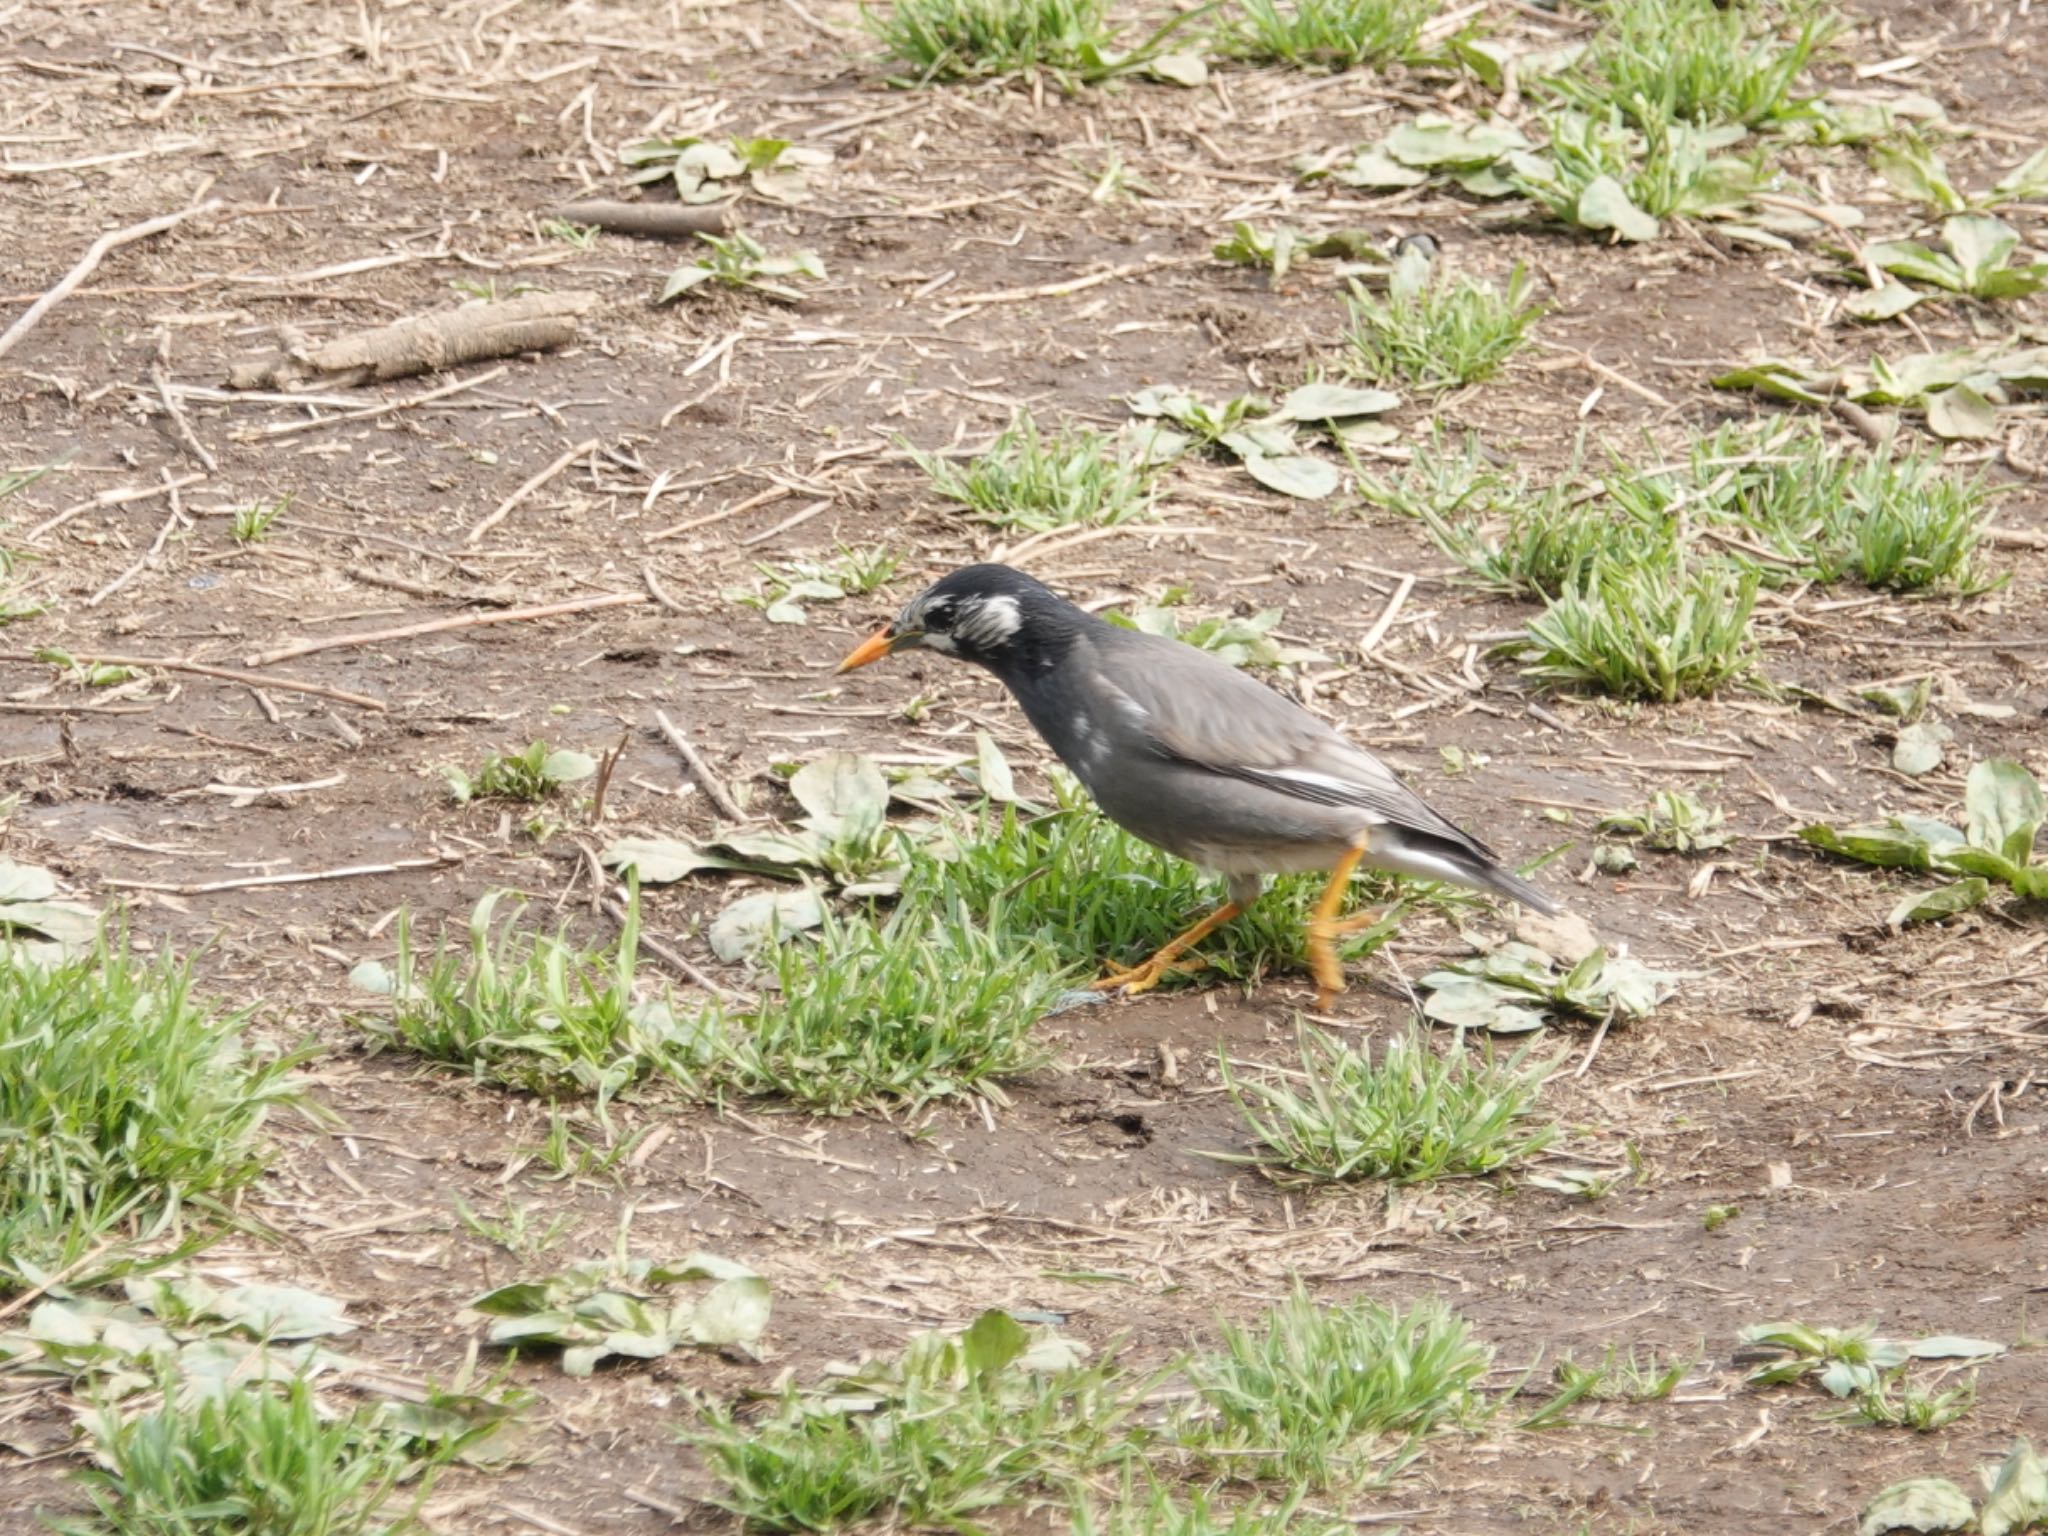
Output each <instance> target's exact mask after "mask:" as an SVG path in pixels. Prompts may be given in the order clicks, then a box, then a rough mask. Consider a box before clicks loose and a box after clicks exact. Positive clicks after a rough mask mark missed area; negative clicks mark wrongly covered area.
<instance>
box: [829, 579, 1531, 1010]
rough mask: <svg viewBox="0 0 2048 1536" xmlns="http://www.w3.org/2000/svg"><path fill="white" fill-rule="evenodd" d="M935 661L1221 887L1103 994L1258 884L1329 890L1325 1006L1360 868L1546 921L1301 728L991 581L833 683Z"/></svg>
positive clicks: (1235, 686) (1303, 719) (1215, 667)
mask: <svg viewBox="0 0 2048 1536" xmlns="http://www.w3.org/2000/svg"><path fill="white" fill-rule="evenodd" d="M914 648H915V649H923V650H932V651H938V652H941V653H943V654H945V655H949V656H957V657H959V658H961V659H962V660H965V661H972V662H975V663H978V664H979V665H981V666H983V667H986V668H987V669H988V670H989V671H991V672H993V673H994V674H995V675H996V677H997V678H998V679H1000V680H1001V682H1002V683H1003V685H1004V686H1005V687H1007V688H1008V689H1009V691H1010V693H1011V694H1012V695H1013V696H1014V697H1015V698H1016V700H1017V702H1018V704H1019V705H1020V706H1021V707H1022V708H1023V710H1024V714H1025V716H1026V718H1027V719H1029V720H1030V721H1031V724H1032V725H1033V726H1034V727H1035V728H1036V729H1037V731H1038V734H1039V735H1040V736H1042V737H1043V738H1044V739H1045V742H1046V744H1047V745H1048V746H1050V747H1051V748H1052V749H1053V751H1054V752H1055V753H1057V754H1058V756H1059V758H1060V760H1061V761H1062V762H1063V763H1065V764H1066V765H1067V767H1068V768H1069V769H1070V770H1071V771H1072V772H1073V774H1074V776H1075V777H1076V778H1077V779H1079V780H1080V781H1081V784H1082V787H1083V788H1085V789H1086V790H1087V791H1088V792H1089V794H1091V795H1092V796H1094V798H1095V802H1096V804H1097V805H1099V806H1100V807H1101V808H1102V810H1103V812H1104V813H1105V814H1106V815H1108V816H1109V818H1110V819H1111V820H1112V821H1115V822H1116V823H1117V824H1118V825H1120V826H1122V827H1123V828H1124V829H1125V830H1127V831H1129V832H1131V833H1132V834H1134V835H1135V836H1137V837H1140V838H1142V839H1144V840H1145V841H1146V842H1149V843H1151V844H1153V845H1154V846H1156V847H1159V848H1164V849H1165V850H1166V851H1167V852H1169V853H1173V854H1178V855H1179V856H1181V857H1182V858H1186V859H1190V860H1192V861H1194V862H1195V863H1197V864H1199V865H1202V866H1203V867H1205V868H1208V869H1212V870H1215V871H1217V872H1219V873H1220V874H1222V875H1223V876H1224V877H1225V879H1226V881H1227V882H1228V891H1229V897H1230V899H1229V900H1228V901H1227V902H1225V903H1224V904H1223V905H1222V906H1221V907H1219V908H1218V909H1217V910H1216V911H1214V912H1212V913H1210V914H1209V915H1208V916H1207V917H1205V918H1203V919H1202V921H1201V922H1199V923H1197V924H1195V925H1194V926H1193V927H1192V928H1190V929H1188V930H1187V932H1185V933H1182V934H1179V935H1177V936H1176V937H1174V938H1173V939H1171V940H1169V941H1168V942H1167V943H1166V944H1165V945H1164V946H1163V947H1161V948H1160V950H1159V951H1158V952H1157V953H1156V954H1154V955H1153V956H1152V957H1151V958H1150V959H1149V960H1147V961H1146V962H1145V963H1144V964H1142V965H1139V966H1136V967H1133V968H1132V969H1130V970H1127V971H1112V972H1111V973H1110V974H1109V975H1107V976H1105V977H1104V978H1103V980H1102V981H1100V982H1098V983H1097V986H1098V987H1103V988H1122V989H1124V990H1126V991H1132V992H1139V991H1143V990H1145V989H1146V988H1148V987H1151V986H1153V985H1156V984H1157V982H1158V980H1159V978H1160V977H1161V976H1162V975H1164V974H1165V972H1166V971H1167V970H1169V969H1171V968H1173V967H1174V966H1175V965H1176V963H1181V964H1188V963H1199V962H1181V961H1180V956H1181V955H1182V953H1183V952H1184V951H1186V950H1187V949H1188V948H1189V947H1190V946H1191V945H1193V944H1195V943H1196V942H1198V941H1199V940H1201V939H1202V938H1204V937H1206V936H1207V935H1208V934H1210V933H1212V932H1214V931H1215V930H1216V929H1217V928H1218V927H1220V926H1222V925H1223V924H1224V923H1226V922H1229V921H1230V920H1231V919H1232V918H1234V917H1236V916H1237V915H1238V914H1239V913H1240V912H1242V911H1243V910H1244V909H1245V908H1246V907H1247V906H1249V905H1250V904H1251V903H1252V902H1254V901H1256V900H1257V899H1258V897H1259V893H1260V891H1261V889H1262V888H1263V886H1264V881H1265V877H1266V876H1267V875H1269V874H1276V873H1283V872H1290V871H1304V870H1320V871H1325V872H1327V873H1328V875H1329V880H1328V883H1327V884H1326V885H1325V886H1324V888H1323V894H1322V898H1321V899H1320V900H1319V901H1318V902H1317V904H1316V909H1315V915H1314V917H1313V918H1312V919H1311V920H1310V923H1309V930H1308V951H1309V962H1310V966H1311V968H1312V970H1313V971H1314V973H1315V978H1316V982H1317V985H1318V987H1319V989H1320V994H1321V998H1322V1001H1323V1004H1324V1005H1325V1006H1327V1005H1328V1003H1329V1000H1330V998H1331V997H1333V996H1334V995H1335V994H1336V993H1338V992H1340V991H1342V990H1343V986H1344V972H1343V967H1342V966H1341V965H1340V964H1339V963H1338V960H1337V956H1336V948H1335V944H1334V940H1335V939H1336V938H1337V937H1338V936H1339V935H1341V934H1344V933H1349V932H1355V931H1356V930H1358V929H1360V928H1362V927H1365V926H1366V925H1368V924H1370V923H1372V922H1375V921H1377V920H1378V918H1379V914H1378V913H1373V912H1368V913H1363V914H1355V915H1353V916H1351V917H1348V918H1346V917H1340V916H1339V913H1340V911H1341V908H1342V903H1343V898H1344V894H1345V891H1346V888H1347V887H1348V886H1349V884H1350V880H1351V875H1352V871H1353V870H1355V869H1356V868H1357V867H1358V865H1360V864H1361V863H1364V864H1367V865H1371V866H1373V867H1376V868H1381V869H1388V870H1393V871H1396V872H1399V873H1402V874H1408V875H1414V876H1418V877H1420V878H1422V879H1428V880H1449V881H1453V882H1455V883H1457V884H1459V885H1465V886H1470V887H1472V888H1473V889H1476V890H1482V891H1488V892H1491V893H1493V894H1495V895H1500V896H1507V897H1510V898H1512V899H1514V900H1516V901H1519V902H1521V903H1522V904H1523V905H1524V906H1528V907H1533V908H1535V909H1536V910H1537V911H1540V912H1554V911H1556V910H1557V907H1556V904H1555V903H1554V902H1552V901H1551V900H1550V898H1549V897H1547V896H1545V895H1544V894H1543V893H1542V892H1541V891H1539V890H1537V889H1536V888H1535V887H1534V886H1532V885H1530V884H1529V883H1528V882H1527V881H1526V880H1524V879H1522V878H1521V877H1520V876H1518V875H1516V874H1514V873H1513V872H1512V871H1510V870H1508V869H1505V868H1503V867H1502V866H1501V864H1500V862H1499V861H1498V860H1497V859H1496V858H1495V857H1494V855H1493V854H1492V852H1491V851H1489V850H1488V849H1487V847H1486V846H1485V845H1484V844H1483V843H1481V842H1480V841H1479V840H1478V839H1477V838H1474V837H1472V836H1471V835H1470V834H1469V833H1467V832H1465V831H1463V830H1461V829H1460V828H1458V827H1457V826H1455V825H1453V824H1452V823H1451V822H1449V821H1447V820H1446V819H1445V818H1444V817H1442V816H1440V815H1438V814H1437V812H1435V811H1434V810H1432V809H1431V808H1430V807H1429V806H1428V805H1427V804H1425V803H1424V802H1423V801H1422V799H1421V798H1420V797H1419V796H1417V795H1416V794H1415V792H1414V791H1412V790H1410V789H1409V788H1408V787H1407V786H1406V785H1405V784H1403V783H1402V782H1401V781H1400V779H1399V778H1397V777H1396V776H1395V775H1394V773H1393V771H1392V770H1391V769H1389V768H1388V767H1387V766H1386V765H1385V764H1384V763H1382V762H1381V761H1380V760H1379V759H1378V758H1376V757H1374V756H1373V755H1372V754H1371V753H1370V752H1367V751H1366V750H1365V749H1364V748H1363V747H1360V746H1358V745H1356V744H1355V743H1353V742H1351V741H1349V740H1347V739H1346V738H1345V737H1343V736H1341V735H1339V734H1338V733H1337V732H1336V731H1335V730H1333V729H1332V728H1331V727H1329V726H1328V725H1325V724H1324V723H1323V722H1322V721H1321V720H1318V719H1317V718H1316V717H1315V716H1314V715H1311V714H1310V713H1309V712H1308V711H1307V710H1305V709H1303V708H1302V707H1301V706H1300V705H1298V704H1296V703H1295V702H1294V701H1293V700H1291V699H1287V698H1284V697H1282V696H1281V695H1280V694H1278V693H1276V692H1274V691H1273V690H1272V689H1270V688H1267V687H1265V686H1264V685H1263V684H1260V683H1258V682H1256V681H1254V680H1253V679H1251V678H1249V677H1247V676H1245V675H1244V674H1243V673H1242V672H1240V671H1238V670H1237V669H1236V668H1235V667H1232V666H1230V665H1229V664H1228V663H1226V662H1223V661H1220V660H1218V659H1217V658H1216V657H1214V656H1211V655H1209V654H1208V653H1207V652H1205V651H1201V650H1197V649H1196V648H1195V647H1193V646H1190V645H1184V644H1182V643H1181V642H1179V641H1177V640H1170V639H1165V638H1162V637H1160V636H1157V635H1148V634H1143V633H1140V632H1139V631H1137V630H1132V629H1123V628H1120V627H1118V626H1116V625H1112V624H1110V623H1108V622H1106V621H1104V620H1102V619H1100V618H1097V617H1096V616H1095V615H1093V614H1091V613H1087V612H1085V611H1083V610H1082V609H1080V608H1077V607H1075V606H1074V605H1073V604H1072V603H1069V602H1068V601H1066V599H1064V598H1062V597H1060V596H1059V595H1058V594H1057V593H1055V592H1054V591H1052V589H1051V588H1049V587H1047V586H1046V585H1045V584H1044V583H1043V582H1040V581H1038V580H1036V579H1034V578H1032V577H1030V576H1027V575H1025V574H1024V573H1023V572H1022V571H1017V570H1012V569H1011V568H1010V567H1008V566H1004V565H970V566H964V567H962V568H961V569H960V570H957V571H954V572H952V573H951V574H950V575H947V576H944V577H941V578H940V579H939V580H938V581H936V582H934V583H933V584H932V585H931V586H929V587H927V588H926V589H925V590H924V591H922V592H920V593H919V594H918V595H917V596H916V597H914V598H912V599H911V600H910V601H909V602H908V603H906V604H905V605H904V607H903V611H902V612H901V613H900V614H898V615H897V616H896V618H895V620H894V621H893V622H891V623H890V624H888V625H886V626H885V627H884V628H882V629H881V630H879V631H877V632H876V633H875V634H873V635H871V636H870V637H869V638H868V639H867V640H865V641H864V642H862V644H861V645H860V646H858V647H857V648H856V649H855V650H854V651H853V653H852V654H851V655H849V656H848V657H847V658H846V659H845V660H844V661H843V662H841V663H840V665H839V670H840V671H842V672H847V671H851V670H852V669H854V668H855V667H864V666H866V665H868V664H869V663H870V662H874V661H879V660H881V659H882V658H883V657H884V656H887V655H890V654H892V653H893V652H896V651H901V650H908V649H914Z"/></svg>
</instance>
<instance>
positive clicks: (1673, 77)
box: [1549, 0, 1839, 128]
mask: <svg viewBox="0 0 2048 1536" xmlns="http://www.w3.org/2000/svg"><path fill="white" fill-rule="evenodd" d="M1592 9H1595V10H1596V11H1597V12H1598V13H1599V15H1600V16H1601V26H1600V30H1599V31H1598V32H1596V33H1595V34H1594V35H1593V39H1592V41H1591V43H1590V44H1589V45H1588V47H1587V49H1586V52H1585V53H1584V54H1583V55H1582V56H1581V57H1580V59H1579V60H1578V62H1577V64H1576V65H1575V66H1574V67H1572V68H1571V69H1569V70H1567V71H1565V72H1564V73H1563V74H1561V75H1558V76H1556V77H1555V78H1554V79H1553V80H1552V81H1550V82H1549V85H1550V86H1551V88H1553V89H1555V90H1556V91H1557V93H1558V94H1559V95H1560V96H1562V97H1564V98H1565V99H1566V100H1568V101H1571V102H1572V103H1574V104H1575V105H1578V106H1581V107H1584V108H1587V109H1588V110H1591V111H1595V112H1604V111H1605V110H1607V109H1608V108H1610V107H1613V108H1619V109H1620V110H1621V111H1622V112H1623V113H1624V114H1626V115H1627V116H1628V117H1629V118H1630V119H1631V120H1632V121H1633V122H1634V123H1635V124H1636V126H1637V127H1640V128H1652V127H1657V126H1661V125H1663V124H1666V123H1672V122H1682V123H1695V124H1714V125H1722V124H1726V125H1741V126H1743V127H1756V126H1759V125H1761V124H1766V123H1772V122H1779V121H1784V120H1786V119H1790V118H1795V117H1799V116H1802V115H1804V113H1805V112H1806V111H1807V110H1808V105H1809V102H1810V100H1811V98H1809V97H1803V96H1800V95H1797V94H1796V87H1797V85H1798V81H1799V77H1800V75H1801V74H1803V73H1804V72H1805V70H1806V67H1807V65H1808V64H1809V63H1810V62H1811V61H1812V59H1813V56H1814V54H1815V52H1816V51H1817V50H1819V49H1820V47H1821V46H1822V45H1823V44H1824V43H1826V42H1827V40H1828V39H1829V38H1830V37H1832V36H1833V35H1834V33H1835V32H1836V30H1837V29H1838V27H1839V22H1838V21H1837V19H1836V18H1835V17H1834V15H1833V14H1832V13H1831V12H1829V11H1827V10H1826V9H1824V8H1823V7H1820V6H1818V5H1812V4H1808V5H1804V6H1802V7H1798V8H1797V9H1800V10H1803V11H1804V15H1801V16H1798V17H1797V18H1796V19H1794V20H1793V21H1791V22H1789V23H1783V24H1781V23H1778V22H1776V21H1775V20H1774V19H1772V16H1771V8H1768V7H1747V6H1730V7H1728V8H1727V9H1726V10H1723V9H1721V8H1719V7H1718V6H1716V5H1715V4H1714V3H1713V0H1607V3H1606V4H1604V5H1600V6H1597V7H1592ZM1760 17H1761V19H1760Z"/></svg>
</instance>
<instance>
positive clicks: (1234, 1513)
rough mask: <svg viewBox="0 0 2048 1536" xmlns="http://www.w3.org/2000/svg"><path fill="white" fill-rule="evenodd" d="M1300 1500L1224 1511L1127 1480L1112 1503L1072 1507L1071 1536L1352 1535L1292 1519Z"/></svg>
mask: <svg viewBox="0 0 2048 1536" xmlns="http://www.w3.org/2000/svg"><path fill="white" fill-rule="evenodd" d="M1304 1497H1305V1495H1304V1494H1302V1493H1296V1494H1294V1495H1293V1496H1291V1497H1289V1498H1288V1499H1287V1500H1286V1501H1285V1502H1283V1503H1281V1504H1279V1505H1275V1506H1266V1505H1261V1504H1257V1503H1252V1502H1248V1501H1247V1502H1240V1503H1237V1504H1234V1505H1230V1506H1227V1507H1226V1506H1223V1505H1221V1504H1220V1503H1219V1502H1217V1501H1216V1500H1214V1499H1213V1498H1212V1496H1211V1495H1210V1494H1209V1493H1208V1492H1206V1491H1204V1490H1203V1489H1201V1488H1190V1489H1187V1490H1186V1496H1185V1498H1176V1497H1175V1496H1174V1494H1173V1492H1172V1491H1171V1490H1170V1489H1167V1488H1165V1487H1162V1486H1161V1485H1160V1484H1159V1483H1158V1482H1157V1481H1156V1480H1155V1481H1153V1482H1151V1483H1150V1484H1149V1486H1147V1488H1146V1489H1145V1490H1144V1491H1143V1492H1140V1491H1139V1490H1138V1489H1136V1488H1135V1487H1133V1486H1132V1484H1131V1480H1130V1479H1129V1478H1126V1479H1125V1481H1124V1486H1123V1489H1122V1492H1121V1495H1120V1497H1118V1498H1117V1499H1116V1500H1115V1502H1113V1503H1110V1504H1107V1505H1105V1506H1102V1507H1100V1508H1098V1507H1097V1506H1096V1505H1095V1504H1094V1503H1093V1502H1092V1501H1090V1500H1088V1499H1086V1498H1083V1499H1080V1500H1078V1501H1077V1502H1076V1503H1075V1505H1074V1511H1073V1536H1352V1532H1353V1531H1354V1530H1355V1527H1354V1526H1352V1524H1351V1523H1350V1522H1349V1521H1348V1520H1333V1519H1331V1518H1330V1517H1328V1516H1308V1515H1304V1516H1297V1514H1296V1510H1297V1508H1298V1506H1299V1505H1300V1504H1301V1502H1302V1500H1303V1498H1304Z"/></svg>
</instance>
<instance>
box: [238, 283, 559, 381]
mask: <svg viewBox="0 0 2048 1536" xmlns="http://www.w3.org/2000/svg"><path fill="white" fill-rule="evenodd" d="M596 307H597V295H596V294H594V293H583V292H578V293H528V294H522V295H520V296H519V297H518V298H516V299H506V300H504V301H503V302H501V303H497V304H465V305H464V306H463V307H462V308H460V309H449V310H443V311H442V312H441V313H440V314H436V315H415V316H413V317H412V318H411V319H409V320H401V321H399V322H398V323H397V324H396V325H387V326H383V327H381V328H380V329H378V330H374V331H357V332H354V333H353V334H351V335H348V336H337V337H336V338H335V339H334V340H332V341H326V342H322V343H321V344H320V345H318V346H316V347H303V348H297V347H295V348H293V349H292V350H291V351H289V352H281V353H277V354H275V355H273V356H270V357H266V358H262V359H259V360H258V361H256V362H251V363H237V364H236V365H235V366H234V367H232V368H230V369H229V370H228V383H229V385H230V386H231V387H233V388H235V389H288V388H290V387H291V386H293V385H295V384H300V383H304V382H306V381H309V380H311V381H315V382H317V383H319V384H320V385H321V386H322V387H324V388H330V389H332V388H346V387H348V386H350V385H354V384H367V383H370V382H371V381H373V380H376V379H399V378H404V377H406V376H407V375H408V374H415V373H438V372H442V371H445V370H446V369H449V368H455V367H459V366H460V365H461V364H463V363H473V362H476V361H478V360H479V359H482V358H486V357H509V356H511V355H512V354H513V353H516V352H544V351H547V350H548V349H550V348H552V347H561V346H566V345H568V344H569V343H570V342H572V341H574V340H575V339H576V322H577V320H578V319H580V318H581V317H582V316H584V315H586V314H588V313H590V311H591V310H592V309H594V308H596Z"/></svg>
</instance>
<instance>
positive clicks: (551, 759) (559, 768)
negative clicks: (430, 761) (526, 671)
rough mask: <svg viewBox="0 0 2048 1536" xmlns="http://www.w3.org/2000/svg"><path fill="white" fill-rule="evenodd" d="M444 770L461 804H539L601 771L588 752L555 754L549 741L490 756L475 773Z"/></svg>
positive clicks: (456, 798) (486, 757)
mask: <svg viewBox="0 0 2048 1536" xmlns="http://www.w3.org/2000/svg"><path fill="white" fill-rule="evenodd" d="M441 771H442V773H443V775H444V776H445V777H446V778H447V780H448V793H449V794H450V795H452V796H454V798H455V800H456V803H457V804H460V805H467V804H469V803H470V802H471V801H472V800H519V801H524V802H525V803H526V804H528V805H537V804H539V803H540V802H541V801H543V800H545V799H547V798H548V797H549V796H550V795H552V794H553V793H554V792H555V791H556V790H558V789H560V788H561V787H562V786H563V785H565V784H574V783H576V782H577V781H578V780H581V779H587V778H589V777H591V776H592V775H593V774H595V773H596V772H597V763H596V762H595V761H594V760H593V759H592V758H591V757H590V755H589V754H588V753H585V752H572V751H568V750H566V749H563V750H558V751H551V750H549V748H548V744H547V743H546V742H545V741H536V742H534V743H533V744H532V745H531V746H529V747H528V748H527V749H526V750H525V751H523V752H506V753H498V752H490V753H486V754H485V755H484V761H483V766H482V767H481V768H479V769H478V770H477V771H476V772H475V773H474V774H469V773H465V772H463V771H462V770H461V769H460V768H444V769H442V770H441Z"/></svg>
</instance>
